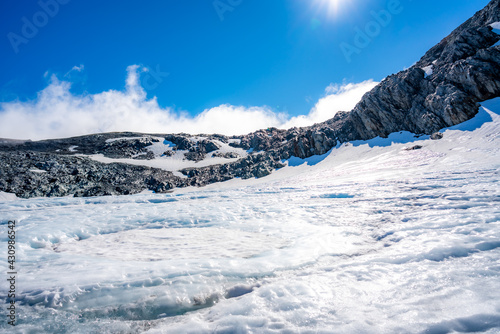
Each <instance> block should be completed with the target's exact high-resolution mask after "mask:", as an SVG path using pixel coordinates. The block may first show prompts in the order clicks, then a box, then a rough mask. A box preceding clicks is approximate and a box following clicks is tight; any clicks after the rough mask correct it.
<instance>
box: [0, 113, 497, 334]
mask: <svg viewBox="0 0 500 334" xmlns="http://www.w3.org/2000/svg"><path fill="white" fill-rule="evenodd" d="M443 133H444V138H443V139H441V140H430V139H428V137H420V138H417V137H415V136H414V135H412V134H408V133H401V134H393V135H391V136H390V137H389V138H386V139H384V138H378V139H377V138H376V139H374V140H372V141H368V142H356V143H348V144H343V145H342V146H339V147H336V148H333V149H332V150H331V151H330V152H329V154H327V155H325V156H322V157H319V158H317V159H316V160H314V159H311V160H310V161H298V160H296V159H295V160H294V159H290V160H289V161H288V166H287V167H284V168H281V169H280V170H278V171H276V172H274V173H273V174H271V175H270V176H268V177H266V178H261V179H254V180H241V179H235V180H231V181H228V182H224V183H219V184H212V185H210V186H207V187H205V188H201V189H199V188H196V189H195V188H190V189H180V190H176V191H175V192H173V193H170V194H151V193H143V194H138V195H132V196H120V197H111V196H110V197H96V198H39V199H29V200H21V199H16V198H15V197H12V196H9V195H7V194H5V193H0V216H1V217H2V219H16V220H17V234H16V236H17V244H16V245H17V253H16V256H17V259H18V262H17V266H18V267H19V272H20V274H19V276H18V281H17V289H18V291H17V304H16V305H17V312H18V315H19V317H20V318H19V324H18V326H16V328H15V329H16V330H17V331H19V333H141V332H147V333H169V334H170V333H332V332H335V333H452V332H486V333H498V332H500V262H499V261H500V260H499V259H500V208H499V201H500V187H499V186H498V183H499V180H500V169H499V167H500V152H499V149H500V141H499V139H500V138H499V134H500V116H499V115H498V114H497V113H495V112H491V111H488V110H485V109H482V111H481V112H480V114H478V116H477V117H476V118H474V119H472V120H470V121H469V122H466V123H464V124H462V125H459V126H457V127H455V128H453V129H446V130H443ZM162 145H164V146H165V145H166V144H162ZM413 145H420V146H422V148H421V149H416V150H405V148H408V147H409V146H413ZM163 148H164V147H162V149H163ZM158 152H160V150H159V151H158ZM2 223H6V221H2ZM4 227H5V226H4ZM6 231H7V229H6V228H3V229H1V234H0V240H1V241H2V244H3V247H1V250H0V252H1V256H2V258H3V259H6V258H7V257H6V256H7V254H6V251H7V247H5V246H6V243H7V240H8V239H7V233H6ZM0 270H1V271H2V272H4V273H6V272H7V271H8V270H7V262H6V261H0ZM6 294H7V290H6V284H2V285H1V290H0V295H1V296H2V298H4V300H5V298H6ZM7 330H11V328H8V325H7V322H6V321H2V322H0V331H4V332H6V331H7Z"/></svg>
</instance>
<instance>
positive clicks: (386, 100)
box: [0, 0, 500, 198]
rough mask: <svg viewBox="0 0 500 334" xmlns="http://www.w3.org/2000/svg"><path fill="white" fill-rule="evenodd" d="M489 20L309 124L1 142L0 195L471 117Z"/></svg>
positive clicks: (187, 173)
mask: <svg viewBox="0 0 500 334" xmlns="http://www.w3.org/2000/svg"><path fill="white" fill-rule="evenodd" d="M497 22H500V0H493V1H491V2H490V3H489V4H488V5H487V6H486V7H485V8H484V9H483V10H481V11H479V12H478V13H476V14H475V15H474V16H473V17H472V18H470V19H469V20H467V21H466V22H465V23H463V24H462V25H461V26H460V27H458V28H457V29H456V30H454V31H453V32H452V33H451V34H450V35H449V36H447V37H446V38H444V39H443V40H442V41H441V42H440V43H439V44H437V45H436V46H435V47H433V48H432V49H430V50H429V51H428V52H427V53H426V54H425V55H424V56H423V57H422V58H421V60H420V61H418V62H417V63H416V64H415V65H413V66H412V67H410V68H409V69H406V70H404V71H401V72H399V73H397V74H394V75H390V76H389V77H387V78H386V79H384V80H383V81H382V82H381V83H380V84H379V85H378V86H376V87H375V88H374V89H373V90H372V91H370V92H368V93H367V94H366V95H365V96H364V97H363V98H362V100H361V101H360V102H359V103H358V104H357V105H356V107H355V108H354V109H353V110H351V111H345V112H339V113H337V114H336V115H335V117H333V118H332V119H330V120H328V121H326V122H323V123H319V124H315V125H313V126H310V127H304V128H292V129H288V130H280V129H275V128H270V129H267V130H259V131H256V132H253V133H250V134H248V135H244V136H233V137H227V136H222V135H197V136H192V135H188V134H168V135H165V134H139V133H129V132H125V133H105V134H95V135H88V136H81V137H74V138H66V139H56V140H44V141H36V142H32V141H14V140H8V139H4V140H0V161H1V163H0V191H5V192H9V193H15V194H16V195H17V196H19V197H24V198H28V197H36V196H68V195H71V196H98V195H120V194H134V193H138V192H141V191H144V190H152V191H155V192H167V191H171V190H172V189H174V188H177V187H187V186H203V185H206V184H209V183H213V182H220V181H225V180H229V179H232V178H235V177H240V178H243V179H246V178H252V177H264V176H266V175H269V174H270V173H272V171H273V170H275V169H278V168H281V167H283V166H284V164H283V161H284V160H287V159H289V158H291V157H298V158H307V157H311V156H313V155H322V154H325V153H327V152H328V151H329V150H331V149H332V148H333V147H335V146H336V145H337V144H339V143H344V142H349V141H353V140H367V139H371V138H374V137H377V136H380V137H387V136H388V135H389V134H390V133H393V132H400V131H409V132H412V133H415V134H432V133H435V132H436V131H438V130H440V129H442V128H445V127H449V126H452V125H456V124H459V123H461V122H464V121H466V120H469V119H471V118H472V117H474V116H475V115H476V114H477V112H478V110H479V105H478V103H479V102H482V101H485V100H489V99H492V98H495V97H498V96H500V46H499V45H497V42H498V41H499V40H500V36H499V35H498V34H497V33H496V32H495V31H493V30H494V29H493V27H492V25H493V24H494V23H497ZM493 26H495V25H493Z"/></svg>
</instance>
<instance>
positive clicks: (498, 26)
mask: <svg viewBox="0 0 500 334" xmlns="http://www.w3.org/2000/svg"><path fill="white" fill-rule="evenodd" d="M490 27H492V28H493V29H496V30H500V22H494V23H492V24H490Z"/></svg>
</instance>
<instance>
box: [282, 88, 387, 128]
mask: <svg viewBox="0 0 500 334" xmlns="http://www.w3.org/2000/svg"><path fill="white" fill-rule="evenodd" d="M377 84H378V82H375V81H373V80H366V81H363V82H361V83H358V84H352V83H349V84H342V85H339V84H330V86H328V87H326V88H325V93H326V96H325V97H323V98H321V99H320V100H319V101H318V102H317V103H316V105H315V106H314V107H313V108H312V109H311V111H310V112H309V114H308V115H301V116H296V117H293V118H292V119H290V120H289V121H288V122H286V123H285V124H284V125H283V127H284V128H290V127H292V126H296V127H301V126H308V125H313V124H315V123H320V122H324V121H326V120H328V119H330V118H332V117H333V116H335V114H336V113H337V112H339V111H350V110H352V109H353V108H354V107H355V106H356V104H357V103H358V102H359V101H360V100H361V98H362V97H363V95H364V94H365V93H366V92H368V91H370V90H372V89H373V87H375V86H376V85H377Z"/></svg>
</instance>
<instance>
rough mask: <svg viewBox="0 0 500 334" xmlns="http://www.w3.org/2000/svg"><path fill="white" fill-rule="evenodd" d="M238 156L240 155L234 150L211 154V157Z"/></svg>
mask: <svg viewBox="0 0 500 334" xmlns="http://www.w3.org/2000/svg"><path fill="white" fill-rule="evenodd" d="M239 157H240V155H239V154H238V153H236V152H226V153H221V152H217V153H213V154H212V158H225V159H235V158H239Z"/></svg>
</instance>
